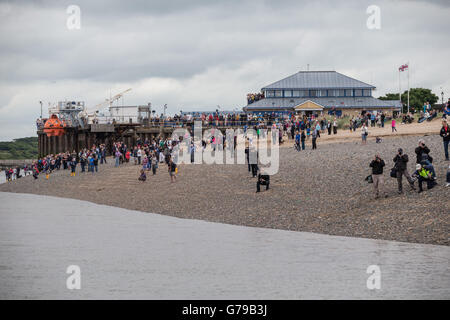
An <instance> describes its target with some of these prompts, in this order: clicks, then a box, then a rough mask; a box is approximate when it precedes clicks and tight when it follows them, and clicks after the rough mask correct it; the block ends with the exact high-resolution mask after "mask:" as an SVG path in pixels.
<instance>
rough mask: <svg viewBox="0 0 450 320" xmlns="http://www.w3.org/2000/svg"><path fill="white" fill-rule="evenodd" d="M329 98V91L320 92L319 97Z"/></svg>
mask: <svg viewBox="0 0 450 320" xmlns="http://www.w3.org/2000/svg"><path fill="white" fill-rule="evenodd" d="M326 96H327V90H319V97H326Z"/></svg>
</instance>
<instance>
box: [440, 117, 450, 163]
mask: <svg viewBox="0 0 450 320" xmlns="http://www.w3.org/2000/svg"><path fill="white" fill-rule="evenodd" d="M439 135H440V136H441V137H442V141H443V143H444V153H445V161H449V158H448V144H449V142H450V128H449V127H448V122H447V121H446V120H443V121H442V128H441V131H440V132H439Z"/></svg>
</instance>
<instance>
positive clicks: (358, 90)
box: [355, 89, 362, 97]
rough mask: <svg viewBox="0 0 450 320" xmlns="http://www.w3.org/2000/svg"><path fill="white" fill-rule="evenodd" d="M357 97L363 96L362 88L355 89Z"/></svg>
mask: <svg viewBox="0 0 450 320" xmlns="http://www.w3.org/2000/svg"><path fill="white" fill-rule="evenodd" d="M355 97H362V90H361V89H355Z"/></svg>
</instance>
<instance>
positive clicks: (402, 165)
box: [394, 148, 416, 194]
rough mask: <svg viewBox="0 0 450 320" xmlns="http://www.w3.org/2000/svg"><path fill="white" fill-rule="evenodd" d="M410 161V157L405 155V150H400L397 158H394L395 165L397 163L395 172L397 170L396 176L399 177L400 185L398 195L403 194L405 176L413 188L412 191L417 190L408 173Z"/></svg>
mask: <svg viewBox="0 0 450 320" xmlns="http://www.w3.org/2000/svg"><path fill="white" fill-rule="evenodd" d="M408 161H409V158H408V155H407V154H404V153H403V149H402V148H400V149H398V152H397V154H396V156H395V157H394V163H395V166H394V168H395V170H396V176H397V183H398V193H399V194H401V193H402V192H403V183H402V179H403V176H405V178H406V180H408V182H409V185H410V186H411V189H412V190H416V188H415V187H414V180H413V179H412V178H411V176H410V175H409V173H408V168H407V163H408Z"/></svg>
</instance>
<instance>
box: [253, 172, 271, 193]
mask: <svg viewBox="0 0 450 320" xmlns="http://www.w3.org/2000/svg"><path fill="white" fill-rule="evenodd" d="M258 171H259V173H258V180H257V181H256V192H261V185H263V186H266V190H269V184H270V176H269V175H268V174H267V173H265V172H262V171H261V170H258Z"/></svg>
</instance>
